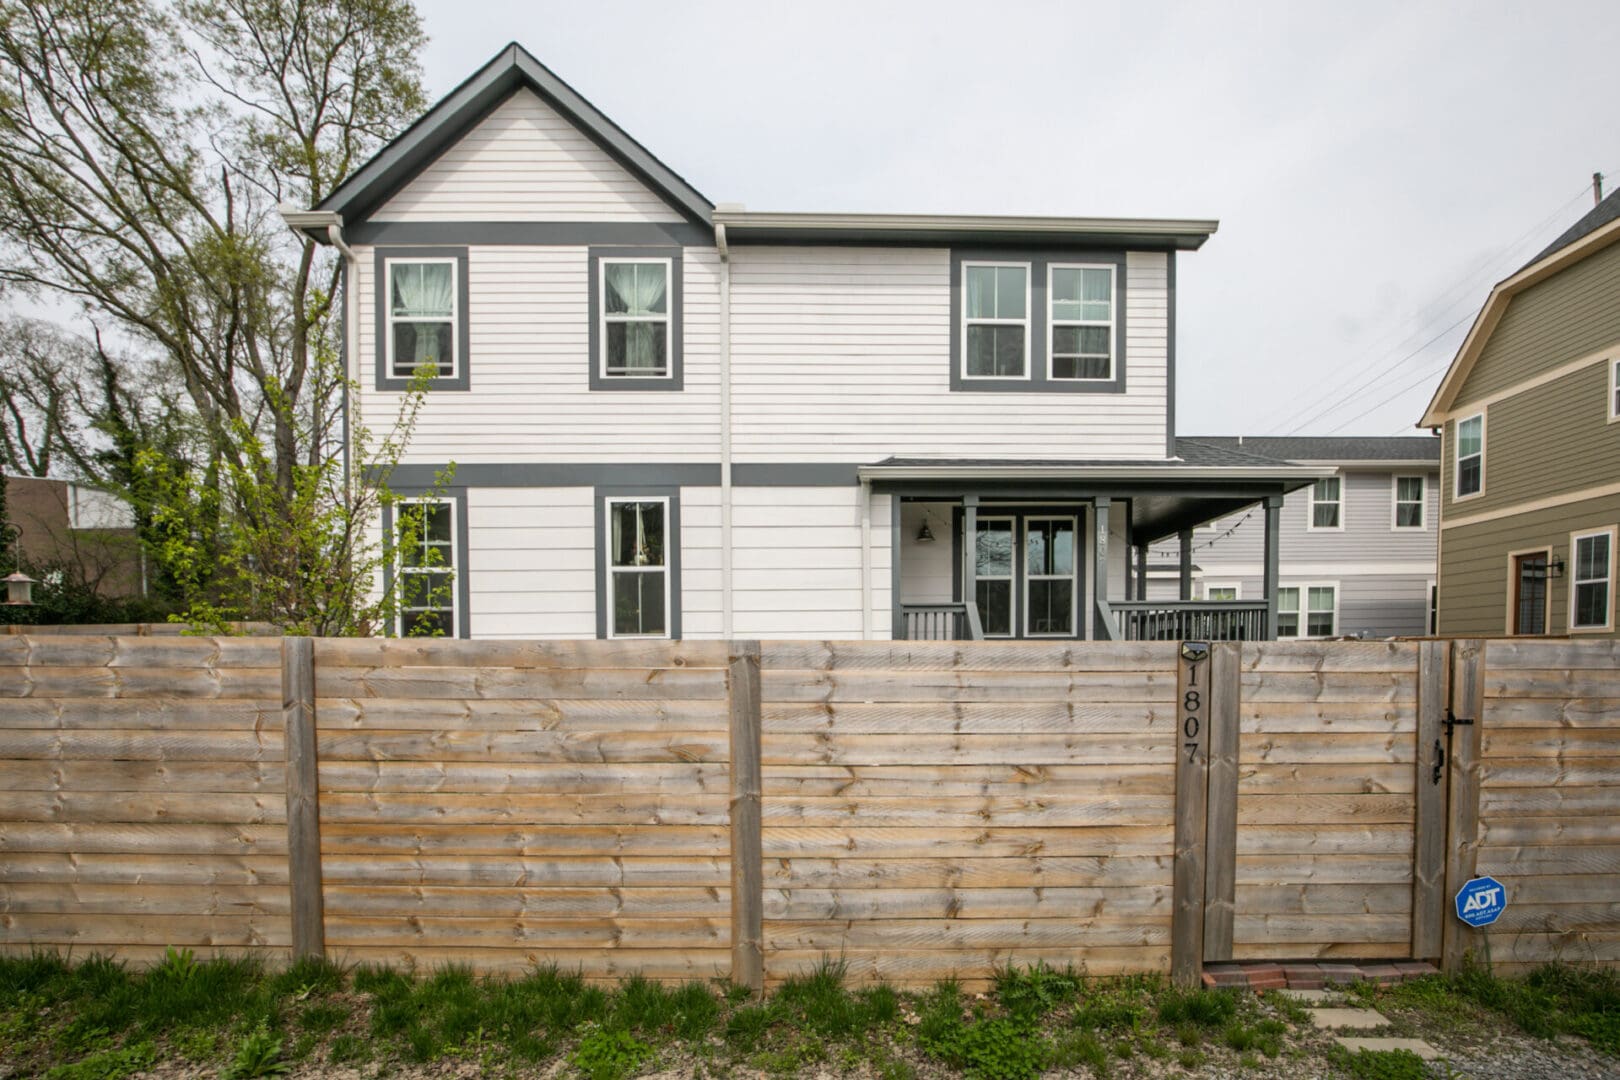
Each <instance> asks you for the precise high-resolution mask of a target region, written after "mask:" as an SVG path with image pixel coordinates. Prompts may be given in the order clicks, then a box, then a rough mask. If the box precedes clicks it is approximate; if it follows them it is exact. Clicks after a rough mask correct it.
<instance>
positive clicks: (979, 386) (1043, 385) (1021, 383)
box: [950, 247, 1129, 394]
mask: <svg viewBox="0 0 1620 1080" xmlns="http://www.w3.org/2000/svg"><path fill="white" fill-rule="evenodd" d="M964 262H1020V263H1028V264H1029V308H1030V310H1029V378H1028V379H965V378H963V377H962V264H963V263H964ZM1054 263H1057V264H1063V263H1107V264H1110V265H1112V266H1113V267H1114V353H1115V356H1114V377H1113V378H1112V379H1107V380H1096V381H1086V382H1080V381H1076V380H1072V379H1051V378H1048V377H1047V371H1046V368H1047V356H1048V346H1049V344H1050V343H1049V342H1048V340H1047V335H1048V332H1049V331H1050V330H1051V327H1050V325H1049V324H1048V323H1047V318H1046V279H1047V269H1048V267H1050V266H1051V265H1052V264H1054ZM1127 285H1128V280H1127V277H1126V269H1125V252H1124V251H1120V250H1108V251H1095V250H1090V249H1075V248H1065V249H1062V250H1051V249H1039V248H1028V247H1023V248H984V247H957V248H952V249H951V333H950V341H951V356H950V364H951V389H952V390H955V391H959V392H962V393H969V394H973V393H1001V394H1123V393H1124V392H1125V380H1126V377H1127V375H1128V372H1127V370H1126V369H1127V364H1126V354H1127V353H1128V352H1129V350H1128V349H1127V348H1126V346H1127V344H1128V341H1127V337H1126V325H1127V324H1126V321H1125V315H1126V310H1125V295H1126V292H1127Z"/></svg>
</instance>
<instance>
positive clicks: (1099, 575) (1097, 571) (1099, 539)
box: [1091, 495, 1119, 641]
mask: <svg viewBox="0 0 1620 1080" xmlns="http://www.w3.org/2000/svg"><path fill="white" fill-rule="evenodd" d="M1108 505H1109V499H1108V497H1107V496H1106V495H1099V496H1097V498H1096V499H1094V500H1093V501H1092V504H1091V506H1092V513H1091V520H1092V528H1093V531H1095V533H1096V542H1095V543H1093V544H1092V547H1093V548H1094V549H1095V553H1096V566H1094V567H1093V568H1092V581H1093V582H1094V584H1093V585H1092V587H1091V588H1092V595H1093V596H1095V597H1096V608H1097V610H1096V615H1095V622H1096V624H1097V626H1098V628H1099V629H1100V630H1101V631H1102V632H1101V633H1098V634H1093V635H1092V636H1093V637H1096V638H1099V639H1102V640H1105V641H1118V640H1119V627H1118V626H1116V625H1115V624H1114V612H1113V610H1112V609H1111V608H1110V607H1109V606H1108Z"/></svg>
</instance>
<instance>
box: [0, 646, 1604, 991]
mask: <svg viewBox="0 0 1620 1080" xmlns="http://www.w3.org/2000/svg"><path fill="white" fill-rule="evenodd" d="M1617 669H1620V649H1617V646H1616V645H1615V643H1612V642H1565V641H1556V642H1555V641H1544V642H1543V641H1537V642H1527V641H1513V642H1495V641H1493V642H1477V641H1464V642H1441V641H1403V642H1379V643H1366V642H1291V643H1237V642H1217V643H1213V644H1203V643H1185V644H1183V643H1175V642H1125V643H1114V644H1088V643H1038V642H972V643H959V642H923V641H918V642H847V643H846V642H767V643H755V642H703V641H686V642H656V641H603V642H493V641H492V642H486V641H476V642H469V641H443V640H425V639H424V640H404V641H399V640H393V641H388V640H313V641H312V640H311V639H307V638H286V639H280V640H277V639H273V638H225V639H209V638H192V637H118V636H93V635H75V636H35V635H29V634H18V635H5V636H0V950H4V951H9V952H16V951H27V950H29V949H33V948H40V947H44V948H62V949H72V950H75V951H77V952H78V953H80V954H87V953H90V952H113V953H116V954H118V955H121V956H125V957H129V958H132V959H136V960H145V959H150V958H151V957H153V956H155V955H159V954H161V952H162V950H163V948H164V947H165V946H169V945H173V946H178V947H190V948H193V949H199V950H203V951H210V950H221V951H231V952H257V953H260V954H263V955H265V956H267V957H269V958H272V959H275V960H285V959H287V958H289V957H291V956H293V955H298V954H320V953H325V954H329V955H332V956H334V957H337V958H340V959H344V960H347V961H351V962H352V961H386V962H390V963H394V964H399V965H406V966H410V967H414V968H417V969H422V970H426V969H431V968H432V967H434V966H437V965H440V964H443V963H447V962H459V963H466V964H470V965H472V966H473V967H475V968H477V969H479V970H484V971H492V972H503V971H504V972H516V971H521V970H523V969H526V968H528V967H529V966H531V965H533V964H536V963H556V964H559V965H561V966H563V967H565V968H569V969H579V970H581V971H582V972H584V974H585V975H586V976H587V977H589V978H593V979H616V978H620V977H623V976H626V975H629V974H632V973H635V972H640V973H643V974H646V975H648V976H651V977H656V978H661V979H688V978H711V977H728V978H732V979H734V980H735V981H737V982H739V983H742V984H745V985H750V986H760V985H764V984H767V983H775V982H779V981H781V980H782V979H784V978H786V977H788V976H791V975H793V974H796V973H799V972H803V971H805V970H806V969H808V968H809V967H811V966H813V965H814V964H816V963H817V962H819V961H820V960H821V959H822V958H823V957H825V956H829V955H830V956H841V957H843V958H844V959H845V961H846V962H847V963H848V965H849V969H850V972H851V973H852V975H853V976H854V977H856V978H858V979H863V980H868V979H887V980H890V981H894V982H899V983H918V982H927V981H931V980H933V979H936V978H940V977H943V976H946V975H955V976H957V977H959V978H961V979H963V980H964V981H965V982H967V983H969V984H977V983H980V982H982V981H984V980H986V979H988V978H989V977H990V975H991V974H992V973H993V971H994V969H995V968H996V967H998V966H1003V965H1006V964H1010V963H1018V964H1027V963H1034V962H1036V961H1045V962H1047V963H1049V964H1055V965H1060V966H1061V965H1067V964H1073V965H1076V966H1083V967H1084V969H1085V970H1086V971H1088V972H1090V973H1092V974H1108V973H1117V972H1133V971H1160V972H1167V973H1170V974H1173V975H1174V976H1175V977H1176V978H1178V979H1182V980H1193V979H1196V978H1197V975H1198V972H1199V968H1200V964H1201V963H1203V962H1207V961H1216V960H1229V959H1238V960H1242V959H1253V958H1274V959H1300V960H1307V959H1325V958H1330V957H1331V958H1341V957H1342V958H1345V959H1352V958H1356V959H1370V958H1378V957H1388V958H1396V957H1415V958H1424V959H1443V960H1444V961H1445V962H1446V963H1448V964H1453V965H1454V964H1457V963H1460V962H1461V958H1462V956H1463V954H1464V952H1465V951H1466V950H1469V949H1473V950H1475V951H1478V952H1483V951H1484V950H1485V949H1486V948H1487V947H1488V948H1489V949H1490V951H1491V953H1492V955H1493V958H1494V959H1495V960H1497V961H1498V962H1507V963H1511V964H1515V965H1526V964H1533V963H1537V962H1540V961H1543V960H1547V959H1554V958H1560V959H1566V960H1582V961H1612V960H1615V959H1617V958H1620V901H1616V900H1615V899H1613V897H1614V896H1615V895H1616V894H1615V887H1616V886H1617V885H1620V817H1617V815H1616V813H1615V810H1616V808H1617V807H1620V723H1617V721H1620V670H1617ZM1451 721H1455V722H1454V723H1453V722H1451ZM1475 873H1481V874H1483V873H1491V874H1494V875H1495V876H1497V877H1498V878H1500V879H1501V880H1502V881H1503V882H1504V883H1506V884H1507V886H1508V911H1507V914H1506V915H1505V916H1504V917H1503V919H1502V921H1501V922H1500V923H1498V924H1497V926H1496V927H1494V928H1493V929H1492V930H1491V931H1490V932H1489V934H1488V935H1487V934H1479V933H1476V932H1473V931H1468V930H1466V928H1464V927H1463V926H1462V924H1460V923H1459V922H1458V921H1457V920H1456V919H1455V917H1454V916H1452V915H1451V914H1450V913H1449V909H1450V897H1451V895H1452V894H1453V893H1454V892H1455V891H1456V889H1457V888H1458V887H1460V886H1461V884H1462V883H1463V882H1464V881H1466V880H1467V879H1468V878H1469V877H1470V876H1472V875H1473V874H1475Z"/></svg>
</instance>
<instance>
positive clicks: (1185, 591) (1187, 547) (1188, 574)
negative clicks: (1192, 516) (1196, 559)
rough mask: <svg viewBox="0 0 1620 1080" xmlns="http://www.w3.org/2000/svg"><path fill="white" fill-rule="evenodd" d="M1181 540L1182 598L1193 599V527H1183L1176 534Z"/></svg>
mask: <svg viewBox="0 0 1620 1080" xmlns="http://www.w3.org/2000/svg"><path fill="white" fill-rule="evenodd" d="M1176 539H1177V540H1178V541H1180V542H1181V598H1182V599H1183V600H1191V599H1192V551H1193V534H1192V530H1191V529H1182V530H1181V531H1180V532H1178V533H1177V534H1176Z"/></svg>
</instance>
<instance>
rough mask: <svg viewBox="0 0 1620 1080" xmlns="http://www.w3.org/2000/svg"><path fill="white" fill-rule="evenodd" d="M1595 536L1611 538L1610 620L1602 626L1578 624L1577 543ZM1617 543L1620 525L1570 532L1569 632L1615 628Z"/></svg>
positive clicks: (1607, 608) (1567, 573)
mask: <svg viewBox="0 0 1620 1080" xmlns="http://www.w3.org/2000/svg"><path fill="white" fill-rule="evenodd" d="M1593 536H1607V537H1608V538H1609V566H1608V575H1609V576H1608V578H1607V584H1608V590H1609V596H1608V603H1607V604H1606V605H1604V607H1605V613H1606V614H1607V615H1608V621H1606V622H1605V623H1603V625H1602V626H1576V625H1575V586H1576V585H1577V584H1579V583H1580V582H1579V579H1578V578H1577V577H1576V573H1577V569H1576V568H1577V567H1578V566H1579V562H1578V561H1577V559H1576V557H1575V554H1576V553H1575V545H1576V544H1577V543H1578V542H1579V541H1581V540H1585V539H1587V538H1589V537H1593ZM1617 543H1620V527H1617V526H1614V525H1610V526H1608V527H1607V528H1603V529H1584V530H1582V531H1581V532H1572V533H1570V534H1569V565H1568V567H1567V568H1566V569H1565V580H1566V581H1568V582H1569V590H1568V591H1569V632H1570V633H1571V634H1607V633H1609V632H1611V631H1613V630H1614V579H1615V563H1616V559H1617V555H1616V551H1615V546H1616V544H1617ZM1591 580H1592V581H1596V580H1598V579H1597V578H1592V579H1591ZM1551 592H1552V590H1550V589H1549V590H1548V593H1549V595H1550V594H1551Z"/></svg>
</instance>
